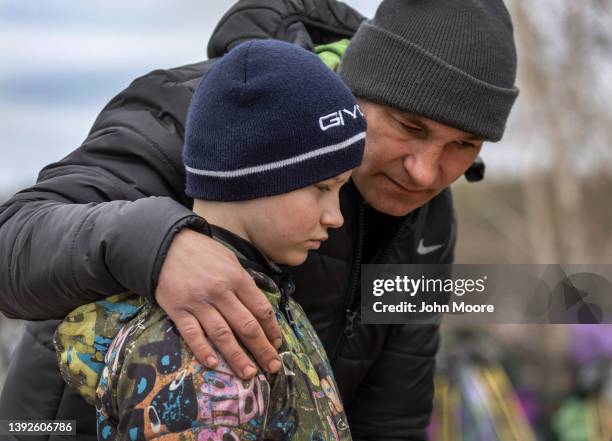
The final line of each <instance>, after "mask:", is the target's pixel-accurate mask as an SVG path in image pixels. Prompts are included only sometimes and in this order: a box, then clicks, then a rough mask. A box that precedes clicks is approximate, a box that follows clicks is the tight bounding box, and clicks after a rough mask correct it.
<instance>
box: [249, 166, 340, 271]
mask: <svg viewBox="0 0 612 441" xmlns="http://www.w3.org/2000/svg"><path fill="white" fill-rule="evenodd" d="M350 177H351V171H350V170H349V171H347V172H345V173H342V174H341V175H338V176H336V177H334V178H331V179H327V180H325V181H322V182H319V183H317V184H313V185H310V186H308V187H304V188H301V189H299V190H295V191H292V192H289V193H284V194H280V195H277V196H270V197H265V198H259V199H254V200H252V201H245V203H244V205H243V208H244V211H242V213H243V214H244V215H245V216H246V217H245V228H246V230H247V235H248V237H249V239H250V240H251V242H252V243H253V244H255V246H257V248H259V249H260V250H261V251H262V252H263V253H264V254H265V255H266V256H267V257H268V258H269V259H270V260H272V261H274V262H276V263H279V264H285V265H292V266H295V265H300V264H302V263H303V262H304V261H305V260H306V258H307V257H308V251H309V250H314V249H317V248H319V246H320V245H321V242H322V241H324V240H326V239H327V230H328V229H329V228H339V227H340V226H342V224H343V223H344V218H343V217H342V213H341V212H340V200H339V193H340V188H341V187H342V185H344V184H345V183H346V182H347V181H348V179H349V178H350Z"/></svg>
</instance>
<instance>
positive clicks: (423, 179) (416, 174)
mask: <svg viewBox="0 0 612 441" xmlns="http://www.w3.org/2000/svg"><path fill="white" fill-rule="evenodd" d="M442 151H443V147H439V146H436V145H425V146H423V148H422V149H420V150H419V151H417V152H414V153H411V154H410V155H407V156H405V157H404V160H403V165H404V170H406V172H407V173H408V174H409V175H410V180H411V184H412V185H414V186H416V187H418V188H422V189H425V188H432V187H434V186H435V184H436V182H437V180H438V177H439V175H440V168H441V164H440V160H441V157H442Z"/></svg>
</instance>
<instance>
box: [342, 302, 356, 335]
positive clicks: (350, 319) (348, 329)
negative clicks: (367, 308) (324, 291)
mask: <svg viewBox="0 0 612 441" xmlns="http://www.w3.org/2000/svg"><path fill="white" fill-rule="evenodd" d="M355 317H357V311H351V310H350V309H347V310H346V324H345V325H344V335H345V336H346V338H352V337H353V335H355V331H354V330H353V324H354V321H355Z"/></svg>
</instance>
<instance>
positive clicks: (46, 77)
mask: <svg viewBox="0 0 612 441" xmlns="http://www.w3.org/2000/svg"><path fill="white" fill-rule="evenodd" d="M346 3H348V4H350V5H351V6H353V7H355V8H356V9H357V10H359V11H360V12H362V13H363V14H364V15H366V16H368V17H370V16H372V15H373V14H374V11H375V10H376V6H377V4H378V1H376V0H351V1H347V2H346ZM232 4H234V1H230V0H215V1H209V0H198V1H196V0H181V1H179V2H167V1H161V0H130V1H124V0H122V1H119V0H104V1H101V0H88V1H81V0H45V1H40V0H0V57H1V58H0V66H1V68H0V133H1V138H0V195H2V194H3V193H6V192H8V191H12V190H14V189H16V188H20V187H23V186H27V185H30V184H32V183H33V182H35V180H36V176H37V174H38V171H39V170H40V169H41V168H42V167H43V166H45V165H46V164H48V163H50V162H54V161H56V160H58V159H61V158H62V157H63V156H65V155H66V154H68V153H69V152H70V151H72V150H73V149H75V148H77V147H78V146H79V144H80V143H81V142H82V141H83V139H84V138H85V136H86V135H87V132H88V131H89V128H90V127H91V125H92V123H93V121H94V119H95V117H96V115H97V114H98V112H99V111H100V110H101V108H102V107H103V106H104V105H105V104H106V102H107V101H108V100H109V99H110V98H112V97H113V96H114V95H115V94H116V93H118V92H119V91H121V90H122V89H123V88H125V87H126V86H127V85H128V84H129V83H130V81H131V80H133V79H134V78H135V77H136V76H139V75H142V74H143V73H146V72H148V71H150V70H153V69H156V68H160V67H173V66H178V65H182V64H188V63H192V62H196V61H199V60H202V59H204V58H205V57H206V44H207V42H208V39H209V37H210V33H211V31H212V30H213V28H214V26H215V24H216V23H217V22H218V20H219V18H220V17H221V16H222V15H223V13H224V12H225V11H226V10H227V9H229V7H230V6H231V5H232ZM499 147H501V146H500V145H499V144H498V145H495V146H493V149H494V150H496V151H497V152H498V153H503V152H508V151H509V150H508V148H499ZM493 149H490V150H493ZM491 153H493V152H491ZM488 156H489V158H488ZM506 156H507V155H503V154H502V155H501V156H500V155H495V154H493V155H490V154H488V152H487V151H486V148H485V153H484V157H485V159H487V160H488V162H489V163H488V165H489V167H491V166H492V167H494V168H495V167H496V164H502V165H503V164H504V163H505V164H506V168H507V167H508V163H509V162H510V161H508V160H507V157H506ZM496 158H497V162H496Z"/></svg>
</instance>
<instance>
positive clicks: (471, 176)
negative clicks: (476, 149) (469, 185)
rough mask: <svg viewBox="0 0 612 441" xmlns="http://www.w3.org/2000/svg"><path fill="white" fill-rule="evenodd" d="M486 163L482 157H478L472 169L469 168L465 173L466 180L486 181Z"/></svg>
mask: <svg viewBox="0 0 612 441" xmlns="http://www.w3.org/2000/svg"><path fill="white" fill-rule="evenodd" d="M485 168H486V167H485V163H484V161H483V160H482V158H481V157H480V156H477V157H476V159H475V160H474V162H473V163H472V165H470V168H468V169H467V170H466V171H465V173H464V176H465V179H467V180H468V182H478V181H482V180H483V179H484V175H485Z"/></svg>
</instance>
